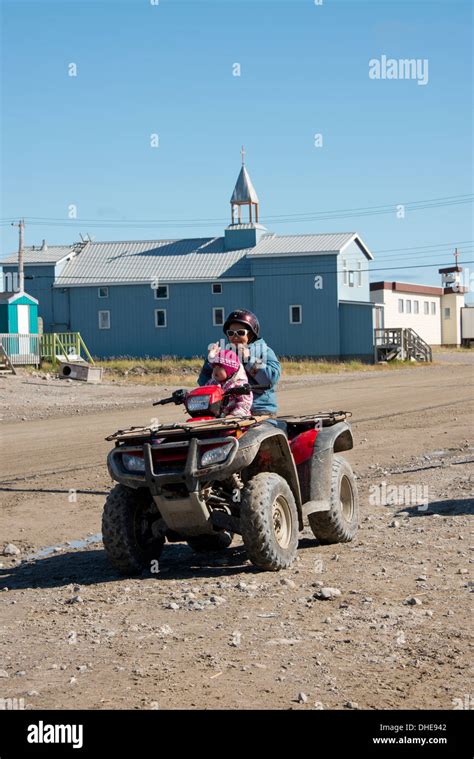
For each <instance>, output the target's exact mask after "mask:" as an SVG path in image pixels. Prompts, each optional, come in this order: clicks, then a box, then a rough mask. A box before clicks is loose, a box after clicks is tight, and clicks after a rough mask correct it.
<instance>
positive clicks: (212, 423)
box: [102, 385, 358, 574]
mask: <svg viewBox="0 0 474 759" xmlns="http://www.w3.org/2000/svg"><path fill="white" fill-rule="evenodd" d="M252 389H256V387H255V386H253V388H252ZM250 390H251V388H250V386H249V385H245V386H241V387H236V388H232V389H231V390H229V391H227V392H226V393H224V392H223V391H222V388H221V387H220V386H218V385H216V386H209V385H207V386H204V387H200V388H197V389H196V390H192V391H190V392H186V391H185V390H177V391H176V392H174V393H173V395H172V396H171V397H170V398H166V399H164V400H161V401H158V402H157V403H155V404H153V405H161V404H165V403H175V404H184V405H185V407H186V410H187V411H188V413H189V414H190V416H191V417H192V418H191V419H189V420H188V421H186V422H176V423H175V424H156V425H154V426H153V425H151V426H150V427H132V428H130V429H126V430H119V431H118V432H116V433H115V434H114V435H111V436H110V437H108V438H107V440H114V441H115V448H113V450H112V451H111V452H110V453H109V456H108V459H107V464H108V469H109V472H110V475H111V477H112V478H113V479H114V480H115V481H116V482H117V483H118V484H117V485H116V486H115V487H114V488H113V490H112V491H111V492H110V494H109V496H108V498H107V500H106V503H105V507H104V513H103V519H102V535H103V542H104V547H105V550H106V551H107V554H108V556H109V558H110V560H111V561H112V563H113V564H114V566H115V567H117V569H119V570H120V571H122V572H124V573H127V574H131V573H137V572H141V571H142V570H143V569H145V568H150V565H151V562H152V561H153V560H156V559H158V558H159V556H160V553H161V550H162V548H163V545H164V543H165V541H166V540H168V541H170V542H176V541H180V540H185V541H187V542H188V544H189V545H190V546H191V548H193V549H194V550H195V551H199V552H201V551H213V550H217V549H223V548H226V547H227V546H229V545H230V543H231V542H232V539H233V535H234V533H237V534H238V535H241V536H242V540H243V542H244V545H245V548H246V549H247V553H248V556H249V559H250V560H251V561H252V563H253V564H255V565H256V566H257V567H260V568H262V569H266V570H273V571H276V570H279V569H284V568H285V567H289V566H290V565H291V563H292V562H293V561H294V559H295V556H296V550H297V547H298V535H299V533H300V531H301V530H302V529H303V527H304V526H305V524H306V523H308V522H309V525H310V527H311V530H312V531H313V534H314V535H315V537H316V538H317V539H318V540H319V541H320V543H344V542H347V541H350V540H352V538H353V537H354V535H355V533H356V531H357V526H358V496H357V486H356V482H355V478H354V475H353V473H352V470H351V467H350V466H349V464H348V463H347V462H346V461H345V459H344V458H342V457H341V456H338V455H336V454H338V453H340V452H341V451H346V450H349V449H350V448H352V446H353V441H352V432H351V428H350V425H349V424H348V422H347V421H346V419H347V417H348V416H350V413H348V412H344V411H337V412H333V411H330V412H322V413H315V414H310V415H309V416H300V417H279V418H277V419H270V416H269V415H263V416H249V417H237V416H227V417H225V416H222V414H223V409H224V408H225V403H226V398H227V396H228V395H229V394H235V393H238V394H243V393H249V392H250Z"/></svg>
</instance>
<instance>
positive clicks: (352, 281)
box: [349, 270, 354, 287]
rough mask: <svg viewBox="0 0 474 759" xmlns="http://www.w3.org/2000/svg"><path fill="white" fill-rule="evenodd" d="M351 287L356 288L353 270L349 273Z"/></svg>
mask: <svg viewBox="0 0 474 759" xmlns="http://www.w3.org/2000/svg"><path fill="white" fill-rule="evenodd" d="M349 287H354V272H353V271H352V270H351V271H350V272H349Z"/></svg>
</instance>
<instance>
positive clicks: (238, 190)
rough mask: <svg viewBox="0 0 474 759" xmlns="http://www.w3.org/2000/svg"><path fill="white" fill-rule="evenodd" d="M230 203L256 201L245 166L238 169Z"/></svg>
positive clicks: (255, 194)
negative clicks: (238, 172)
mask: <svg viewBox="0 0 474 759" xmlns="http://www.w3.org/2000/svg"><path fill="white" fill-rule="evenodd" d="M230 202H231V203H258V197H257V193H256V192H255V188H254V186H253V184H252V180H251V179H250V177H249V175H248V171H247V169H246V168H245V166H242V168H241V169H240V174H239V176H238V177H237V182H236V183H235V187H234V192H233V193H232V197H231V199H230Z"/></svg>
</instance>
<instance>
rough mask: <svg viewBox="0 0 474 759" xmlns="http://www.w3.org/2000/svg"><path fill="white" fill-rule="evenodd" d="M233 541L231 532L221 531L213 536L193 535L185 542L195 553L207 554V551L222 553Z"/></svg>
mask: <svg viewBox="0 0 474 759" xmlns="http://www.w3.org/2000/svg"><path fill="white" fill-rule="evenodd" d="M233 539H234V534H233V533H232V532H227V530H222V531H221V532H216V533H215V534H214V535H195V536H193V537H192V538H191V537H187V538H186V542H187V544H188V546H189V547H190V548H192V549H193V551H195V552H196V553H207V552H208V551H222V550H223V549H224V548H228V547H229V546H230V544H231V543H232V541H233Z"/></svg>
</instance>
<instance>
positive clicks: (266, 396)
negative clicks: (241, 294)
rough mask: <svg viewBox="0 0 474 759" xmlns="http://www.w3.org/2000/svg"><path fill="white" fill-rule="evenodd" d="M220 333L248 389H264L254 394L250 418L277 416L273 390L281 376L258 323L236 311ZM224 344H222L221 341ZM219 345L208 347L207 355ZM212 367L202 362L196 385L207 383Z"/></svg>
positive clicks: (253, 317) (247, 315) (277, 361)
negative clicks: (237, 360)
mask: <svg viewBox="0 0 474 759" xmlns="http://www.w3.org/2000/svg"><path fill="white" fill-rule="evenodd" d="M222 329H223V332H224V334H225V336H226V337H227V339H228V340H229V343H230V346H232V348H233V349H234V350H235V351H236V352H237V355H238V356H239V358H240V360H241V362H242V364H243V366H244V369H245V371H246V374H247V377H248V382H249V384H250V385H251V386H254V385H261V386H262V388H263V389H261V390H255V388H254V387H252V390H253V396H254V397H253V403H252V413H253V414H273V415H274V414H276V412H277V401H276V393H275V387H276V385H277V382H278V380H279V379H280V376H281V366H280V362H279V360H278V358H277V356H276V354H275V353H274V351H272V349H271V348H270V347H269V346H268V345H267V343H266V342H265V340H263V338H261V337H260V322H259V320H258V319H257V317H256V316H255V314H254V313H253V312H252V311H248V310H246V309H238V310H237V311H231V313H230V314H229V315H228V317H227V319H226V320H225V322H224V325H223V328H222ZM222 342H224V341H222ZM218 349H219V344H218V343H215V344H211V345H210V346H209V352H211V353H212V351H213V350H218ZM211 374H212V364H211V362H210V361H209V360H207V361H205V362H204V364H203V367H202V369H201V373H200V375H199V378H198V385H205V384H206V383H207V382H209V380H210V378H211Z"/></svg>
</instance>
